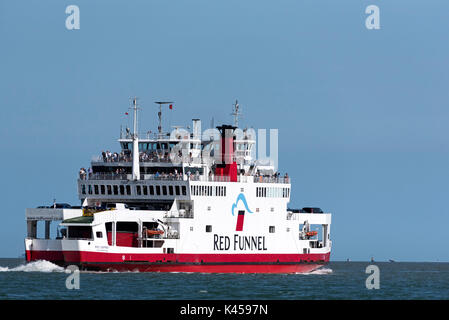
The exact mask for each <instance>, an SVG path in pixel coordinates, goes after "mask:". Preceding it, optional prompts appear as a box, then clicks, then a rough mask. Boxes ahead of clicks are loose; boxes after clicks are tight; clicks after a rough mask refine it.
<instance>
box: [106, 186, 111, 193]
mask: <svg viewBox="0 0 449 320" xmlns="http://www.w3.org/2000/svg"><path fill="white" fill-rule="evenodd" d="M106 188H107V189H108V194H109V195H111V194H112V187H111V186H110V185H107V186H106Z"/></svg>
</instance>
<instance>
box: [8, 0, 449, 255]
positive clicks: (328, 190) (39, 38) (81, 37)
mask: <svg viewBox="0 0 449 320" xmlns="http://www.w3.org/2000/svg"><path fill="white" fill-rule="evenodd" d="M71 4H75V5H78V6H79V8H80V23H81V25H80V26H81V28H80V30H73V31H69V30H67V29H66V28H65V19H66V17H67V15H66V14H65V8H66V7H67V6H68V5H71ZM371 4H375V5H378V6H379V8H380V24H381V29H380V30H368V29H366V27H365V19H366V17H367V14H365V8H366V7H367V6H368V5H371ZM448 12H449V2H447V1H444V0H441V1H437V0H427V1H411V0H408V1H405V0H397V1H380V0H369V1H360V0H353V1H350V0H344V1H332V0H328V1H324V0H323V1H312V0H310V1H293V0H292V1H233V0H230V1H197V0H194V1H162V0H161V1H78V0H73V1H56V0H54V1H50V0H49V1H12V0H4V1H1V2H0V45H1V51H0V88H1V89H0V106H1V109H2V121H1V126H0V134H1V140H0V143H1V145H0V146H1V150H2V153H1V157H0V167H1V168H2V171H1V176H2V179H1V182H0V186H1V187H0V191H1V193H0V194H1V200H2V212H1V215H2V223H1V224H0V256H2V257H15V256H18V255H19V254H21V253H22V252H23V250H24V249H23V248H24V245H23V238H24V236H25V233H26V224H25V219H24V215H25V208H27V207H36V206H38V205H42V204H50V203H51V202H52V201H53V198H56V199H57V201H58V202H69V203H74V204H78V200H77V196H76V194H77V193H76V191H77V190H76V178H77V172H78V170H79V168H80V167H88V166H89V161H90V159H91V157H92V156H93V155H97V154H98V152H99V151H101V150H103V149H110V150H118V144H117V143H116V138H117V137H118V134H119V128H120V125H121V124H125V123H126V119H125V117H124V112H126V111H127V108H128V106H129V102H130V101H129V98H130V97H131V96H134V95H137V96H138V97H140V99H141V100H140V102H141V105H142V108H143V110H142V116H141V123H140V126H141V128H142V129H144V128H145V129H150V130H151V129H152V130H155V129H156V126H157V118H156V108H155V106H154V104H153V101H156V100H159V99H170V100H173V101H175V110H174V111H172V112H170V113H169V114H168V118H167V121H166V125H175V124H180V125H187V124H190V119H192V118H197V117H198V118H201V119H202V120H203V123H204V124H205V125H206V124H209V123H210V120H211V118H212V117H214V118H215V123H216V124H218V123H221V122H230V121H231V117H230V116H229V114H230V112H231V108H232V103H233V102H234V101H235V99H239V102H240V104H241V106H242V107H243V108H244V109H243V110H244V113H245V117H244V119H243V120H242V124H243V125H248V126H254V127H255V128H266V129H270V128H278V129H279V135H280V154H279V160H280V170H281V171H282V172H288V173H289V175H290V176H291V177H292V178H293V179H294V185H293V191H292V197H293V201H292V204H291V206H292V207H302V206H319V207H322V208H323V209H325V210H326V211H331V212H332V213H333V225H332V230H331V232H332V238H333V244H334V250H333V253H332V259H334V260H345V259H346V258H351V259H352V260H368V259H369V258H370V257H371V256H374V257H375V258H376V259H378V260H386V259H389V258H393V259H397V260H400V261H405V260H407V261H437V260H438V261H449V251H448V250H447V246H448V244H449V240H448V232H447V228H448V225H449V213H448V209H447V205H446V199H447V198H448V197H447V195H448V185H447V183H448V178H449V173H448V169H447V164H448V160H449V150H448V147H449V144H448V137H449V129H448V126H447V120H448V119H449V109H448V102H449V90H448V89H449V88H448V85H449V63H448V57H449V41H448V30H449V20H448V19H447V13H448Z"/></svg>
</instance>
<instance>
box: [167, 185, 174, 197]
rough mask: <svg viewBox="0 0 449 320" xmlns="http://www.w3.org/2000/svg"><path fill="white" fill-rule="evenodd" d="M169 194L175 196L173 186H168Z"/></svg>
mask: <svg viewBox="0 0 449 320" xmlns="http://www.w3.org/2000/svg"><path fill="white" fill-rule="evenodd" d="M168 192H169V194H170V195H171V196H172V195H173V186H168Z"/></svg>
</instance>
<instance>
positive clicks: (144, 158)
mask: <svg viewBox="0 0 449 320" xmlns="http://www.w3.org/2000/svg"><path fill="white" fill-rule="evenodd" d="M101 156H102V158H103V162H132V161H133V157H132V154H131V153H125V152H124V151H121V152H120V153H117V152H114V153H112V152H110V151H108V150H107V151H102V152H101ZM178 157H180V158H182V153H181V151H179V153H178ZM188 158H189V159H188V160H190V161H192V153H190V155H189V157H188ZM169 160H170V154H169V153H168V152H165V153H158V152H156V151H152V152H139V161H140V162H161V161H169Z"/></svg>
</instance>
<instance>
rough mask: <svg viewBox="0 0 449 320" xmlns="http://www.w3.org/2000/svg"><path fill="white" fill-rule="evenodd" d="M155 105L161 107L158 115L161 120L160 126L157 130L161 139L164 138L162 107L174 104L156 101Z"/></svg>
mask: <svg viewBox="0 0 449 320" xmlns="http://www.w3.org/2000/svg"><path fill="white" fill-rule="evenodd" d="M155 103H156V104H158V105H159V112H158V113H157V115H158V118H159V125H158V127H157V130H158V131H159V138H162V105H164V104H172V103H173V102H171V101H156V102H155ZM170 108H171V106H170Z"/></svg>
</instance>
